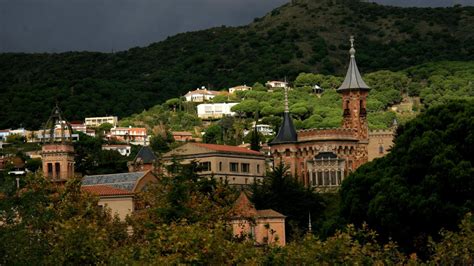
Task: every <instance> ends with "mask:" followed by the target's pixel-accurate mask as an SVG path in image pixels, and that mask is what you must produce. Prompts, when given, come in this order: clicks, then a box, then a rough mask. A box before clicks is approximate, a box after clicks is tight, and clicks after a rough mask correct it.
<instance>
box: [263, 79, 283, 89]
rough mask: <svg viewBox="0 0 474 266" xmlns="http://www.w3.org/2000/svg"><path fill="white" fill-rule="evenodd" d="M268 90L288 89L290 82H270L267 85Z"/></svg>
mask: <svg viewBox="0 0 474 266" xmlns="http://www.w3.org/2000/svg"><path fill="white" fill-rule="evenodd" d="M265 86H266V87H267V88H287V87H288V82H286V81H279V80H270V81H267V82H266V83H265Z"/></svg>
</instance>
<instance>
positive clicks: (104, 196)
mask: <svg viewBox="0 0 474 266" xmlns="http://www.w3.org/2000/svg"><path fill="white" fill-rule="evenodd" d="M82 191H84V192H87V193H90V194H92V195H95V196H98V197H99V203H98V205H99V206H101V207H103V208H108V209H110V211H111V212H112V215H114V216H115V215H118V217H119V218H120V220H122V221H124V220H125V218H126V217H127V215H131V214H132V213H133V212H134V211H135V199H134V193H133V192H130V191H128V190H124V189H118V188H114V187H110V186H104V185H95V186H83V187H82Z"/></svg>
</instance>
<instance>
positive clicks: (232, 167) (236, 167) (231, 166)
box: [229, 163, 239, 172]
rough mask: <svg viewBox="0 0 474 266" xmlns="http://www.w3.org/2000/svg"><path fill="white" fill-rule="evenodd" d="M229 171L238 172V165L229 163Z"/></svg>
mask: <svg viewBox="0 0 474 266" xmlns="http://www.w3.org/2000/svg"><path fill="white" fill-rule="evenodd" d="M229 169H230V171H231V172H238V171H239V163H229Z"/></svg>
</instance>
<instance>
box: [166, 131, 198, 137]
mask: <svg viewBox="0 0 474 266" xmlns="http://www.w3.org/2000/svg"><path fill="white" fill-rule="evenodd" d="M171 134H172V135H184V136H192V135H193V134H192V133H191V132H189V131H171Z"/></svg>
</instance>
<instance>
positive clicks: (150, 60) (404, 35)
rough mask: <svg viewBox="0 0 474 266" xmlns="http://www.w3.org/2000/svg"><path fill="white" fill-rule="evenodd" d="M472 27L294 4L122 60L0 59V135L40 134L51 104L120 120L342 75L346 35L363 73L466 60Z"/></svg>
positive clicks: (423, 15) (422, 14) (302, 1)
mask: <svg viewBox="0 0 474 266" xmlns="http://www.w3.org/2000/svg"><path fill="white" fill-rule="evenodd" d="M473 20H474V8H473V7H453V8H437V9H434V8H429V9H428V8H427V9H423V8H397V7H389V6H380V5H376V4H372V3H359V1H355V0H350V1H348V0H337V1H334V0H324V1H312V0H298V1H292V3H288V4H286V5H284V6H282V7H280V8H277V9H275V10H274V11H272V12H270V13H269V14H268V15H266V16H265V17H263V18H260V19H256V20H255V22H254V23H251V24H250V25H248V26H244V27H237V28H229V27H219V28H212V29H208V30H203V31H198V32H189V33H183V34H178V35H176V36H173V37H170V38H168V39H166V40H165V41H162V42H159V43H155V44H152V45H150V46H148V47H144V48H132V49H130V50H128V51H123V52H117V53H93V52H68V53H62V54H0V106H2V112H0V128H8V127H19V126H20V124H22V125H23V126H25V127H27V128H38V127H40V126H41V122H43V121H45V120H46V118H47V116H48V114H49V111H50V110H51V107H52V106H53V105H54V104H55V102H57V101H58V102H59V103H60V105H61V107H62V110H63V111H64V113H65V116H66V117H68V118H69V119H70V120H80V119H83V118H84V117H87V116H102V115H107V114H108V115H110V114H113V115H117V116H119V117H120V118H122V117H125V116H129V115H131V114H133V113H138V112H141V111H143V110H144V109H147V108H151V107H152V106H154V105H156V104H158V103H163V102H165V101H166V100H167V99H170V98H173V97H178V96H180V95H183V94H184V93H186V92H187V91H189V90H191V89H193V88H196V87H200V86H202V85H208V84H209V85H210V87H211V88H227V87H232V86H236V85H239V84H245V83H246V84H253V83H254V82H257V81H258V82H260V83H263V82H265V81H267V80H272V79H283V78H284V77H285V76H286V77H288V79H290V80H292V79H294V78H295V77H296V76H297V75H298V74H299V73H301V72H315V73H322V74H332V75H335V74H338V75H340V76H341V75H343V74H344V73H345V69H346V66H347V61H348V54H347V51H348V49H349V42H348V37H349V36H350V35H355V36H356V38H357V42H356V48H357V60H358V63H359V66H360V67H362V68H361V70H362V72H365V73H367V72H369V71H375V70H381V69H389V70H392V71H394V70H401V69H404V68H407V67H411V66H414V65H418V64H421V63H426V62H431V61H439V60H463V61H468V60H472V59H473V55H474V41H473V40H474V31H473V30H472V27H470V26H471V25H472V24H474V22H473ZM334 29H337V30H334ZM221 100H222V99H221ZM31 103H35V104H31ZM169 104H171V102H169Z"/></svg>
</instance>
